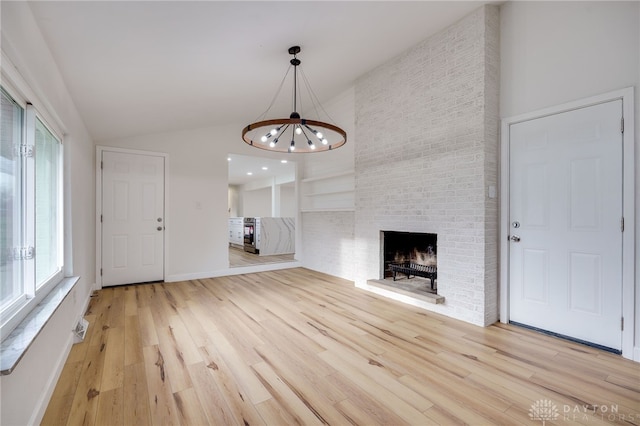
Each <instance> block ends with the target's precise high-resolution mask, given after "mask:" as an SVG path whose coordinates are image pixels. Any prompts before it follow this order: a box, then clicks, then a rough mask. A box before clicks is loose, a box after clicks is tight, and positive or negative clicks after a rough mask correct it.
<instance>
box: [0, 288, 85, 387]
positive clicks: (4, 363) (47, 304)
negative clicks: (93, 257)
mask: <svg viewBox="0 0 640 426" xmlns="http://www.w3.org/2000/svg"><path fill="white" fill-rule="evenodd" d="M79 279H80V277H67V278H63V279H62V281H61V282H60V283H59V284H58V285H56V286H55V287H54V288H53V289H52V290H51V292H50V293H49V294H47V296H46V297H45V298H44V299H43V300H42V302H40V303H38V305H36V307H35V308H34V309H33V310H32V311H31V312H29V314H27V316H26V317H25V318H24V319H23V320H22V321H21V322H20V324H18V326H17V327H16V328H15V329H13V331H12V332H11V333H10V334H9V335H8V336H7V337H6V338H4V339H3V340H2V343H1V344H0V376H6V375H8V374H11V373H12V372H13V370H14V369H15V368H16V365H18V362H20V360H21V359H22V357H23V356H24V354H25V353H26V352H27V349H29V346H31V344H32V343H33V341H34V340H35V339H36V337H37V336H38V334H40V332H41V331H42V329H43V328H44V326H45V325H46V324H47V322H49V319H50V318H51V317H52V316H53V314H54V313H55V312H56V310H57V309H58V307H59V306H60V304H61V303H62V302H63V301H64V299H65V298H66V297H67V296H68V295H69V293H70V292H71V289H72V288H73V286H74V285H75V284H76V283H77V282H78V280H79Z"/></svg>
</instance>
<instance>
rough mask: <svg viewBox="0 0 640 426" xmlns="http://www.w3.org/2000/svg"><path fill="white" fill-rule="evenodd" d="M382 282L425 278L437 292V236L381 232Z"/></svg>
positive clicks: (433, 290) (417, 233) (432, 289)
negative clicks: (385, 280)
mask: <svg viewBox="0 0 640 426" xmlns="http://www.w3.org/2000/svg"><path fill="white" fill-rule="evenodd" d="M380 239H381V244H380V247H381V253H380V254H381V256H380V257H381V265H380V266H381V272H380V276H381V278H382V279H388V278H391V279H392V280H393V281H396V279H398V277H404V278H407V279H410V278H414V277H422V278H425V279H427V280H428V282H429V284H430V285H429V287H430V290H431V291H432V292H436V280H437V270H438V269H437V268H438V236H437V234H432V233H421V232H399V231H380Z"/></svg>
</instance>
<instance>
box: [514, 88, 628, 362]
mask: <svg viewBox="0 0 640 426" xmlns="http://www.w3.org/2000/svg"><path fill="white" fill-rule="evenodd" d="M621 117H622V101H621V100H616V101H610V102H605V103H601V104H598V105H594V106H589V107H585V108H580V109H575V110H571V111H568V112H563V113H559V114H554V115H550V116H547V117H542V118H537V119H534V120H529V121H525V122H521V123H515V124H512V125H511V126H510V127H509V141H510V146H509V151H510V164H509V179H510V183H509V188H510V190H509V191H510V193H509V215H510V217H509V227H510V228H509V233H510V235H509V236H510V243H509V258H510V265H509V271H510V272H509V310H510V312H509V319H510V321H512V322H517V323H521V324H526V325H529V326H533V327H536V328H539V329H542V330H546V331H551V332H554V333H557V334H560V335H564V336H569V337H572V338H576V339H579V340H583V341H586V342H590V343H595V344H597V345H601V346H604V347H608V348H612V349H615V350H620V349H621V347H622V331H621V318H622V229H621V220H622V189H623V188H622V178H623V176H622V173H623V170H622V148H623V143H622V142H623V140H622V133H621V128H620V122H621Z"/></svg>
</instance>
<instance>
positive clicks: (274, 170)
mask: <svg viewBox="0 0 640 426" xmlns="http://www.w3.org/2000/svg"><path fill="white" fill-rule="evenodd" d="M227 160H228V161H229V184H230V185H243V184H246V183H249V182H261V181H262V182H265V181H269V180H273V179H274V178H276V179H282V178H284V177H292V179H295V173H296V163H295V162H293V161H288V160H284V161H287V162H286V163H283V162H282V161H283V160H277V159H276V160H274V159H269V158H264V157H252V156H248V155H236V154H230V155H229V156H227ZM249 173H251V174H249ZM291 185H293V180H292V181H291Z"/></svg>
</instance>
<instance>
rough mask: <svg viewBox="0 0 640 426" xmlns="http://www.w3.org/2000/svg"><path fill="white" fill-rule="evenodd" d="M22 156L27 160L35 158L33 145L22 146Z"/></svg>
mask: <svg viewBox="0 0 640 426" xmlns="http://www.w3.org/2000/svg"><path fill="white" fill-rule="evenodd" d="M20 156H21V157H27V158H31V157H33V145H20Z"/></svg>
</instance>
